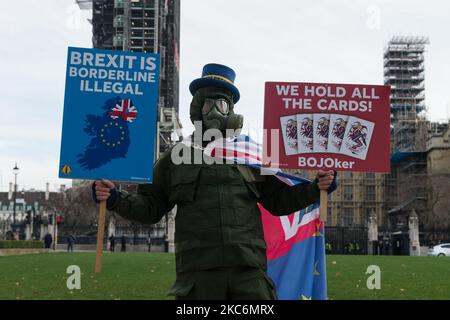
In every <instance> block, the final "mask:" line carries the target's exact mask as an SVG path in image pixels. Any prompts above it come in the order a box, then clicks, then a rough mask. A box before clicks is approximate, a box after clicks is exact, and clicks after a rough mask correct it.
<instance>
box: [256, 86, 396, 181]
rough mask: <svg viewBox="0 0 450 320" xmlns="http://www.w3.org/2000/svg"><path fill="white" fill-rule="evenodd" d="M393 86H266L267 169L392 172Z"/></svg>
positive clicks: (265, 157)
mask: <svg viewBox="0 0 450 320" xmlns="http://www.w3.org/2000/svg"><path fill="white" fill-rule="evenodd" d="M389 95H390V87H389V86H380V85H351V84H327V83H302V82H266V85H265V102H264V129H265V134H264V149H265V150H264V152H263V163H264V165H265V166H272V167H279V168H281V169H288V168H289V169H334V170H337V171H365V172H389V171H390V165H389V149H390V121H389V116H390V110H389V108H390V102H389Z"/></svg>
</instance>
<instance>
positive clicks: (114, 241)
mask: <svg viewBox="0 0 450 320" xmlns="http://www.w3.org/2000/svg"><path fill="white" fill-rule="evenodd" d="M115 246H116V240H115V239H114V235H113V234H112V235H111V236H110V237H109V250H110V251H111V252H114V247H115Z"/></svg>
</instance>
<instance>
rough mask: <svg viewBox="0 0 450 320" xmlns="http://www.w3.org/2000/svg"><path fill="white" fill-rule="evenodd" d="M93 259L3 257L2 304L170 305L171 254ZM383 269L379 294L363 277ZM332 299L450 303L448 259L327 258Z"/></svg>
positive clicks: (60, 255) (111, 255)
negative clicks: (72, 271) (97, 266)
mask: <svg viewBox="0 0 450 320" xmlns="http://www.w3.org/2000/svg"><path fill="white" fill-rule="evenodd" d="M94 263H95V253H45V254H32V255H23V256H9V257H0V299H171V297H168V296H167V295H166V293H167V291H168V289H169V288H170V286H171V285H172V283H173V281H174V280H175V260H174V255H173V254H165V253H120V252H117V253H106V252H105V254H104V255H103V270H102V273H100V274H95V273H94V270H93V269H94ZM69 265H78V266H79V267H80V268H81V273H82V277H81V290H68V289H67V287H66V281H67V277H68V276H69V275H68V274H66V269H67V267H68V266H69ZM369 265H378V266H379V267H380V268H381V290H369V289H367V287H366V281H367V278H368V276H369V275H366V274H365V272H366V270H367V267H368V266H369ZM327 274H328V296H329V298H330V299H333V300H340V299H450V258H435V257H391V256H379V257H373V256H328V257H327Z"/></svg>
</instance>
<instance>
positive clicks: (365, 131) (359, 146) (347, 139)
mask: <svg viewBox="0 0 450 320" xmlns="http://www.w3.org/2000/svg"><path fill="white" fill-rule="evenodd" d="M374 128H375V124H374V123H373V122H370V121H367V120H364V119H360V118H357V117H349V119H348V123H347V128H346V130H345V134H344V139H343V140H342V147H341V151H340V153H341V154H345V155H348V156H351V157H355V158H358V159H362V160H365V159H366V156H367V152H368V150H369V146H370V139H371V138H372V134H373V130H374Z"/></svg>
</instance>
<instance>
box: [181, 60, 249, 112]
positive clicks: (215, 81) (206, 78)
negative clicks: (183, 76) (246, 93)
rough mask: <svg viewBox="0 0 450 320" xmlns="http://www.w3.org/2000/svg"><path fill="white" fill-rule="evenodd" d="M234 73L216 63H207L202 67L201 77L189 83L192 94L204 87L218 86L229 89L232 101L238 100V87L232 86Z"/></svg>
mask: <svg viewBox="0 0 450 320" xmlns="http://www.w3.org/2000/svg"><path fill="white" fill-rule="evenodd" d="M235 78H236V73H235V72H234V71H233V69H231V68H229V67H227V66H224V65H222V64H217V63H208V64H207V65H205V66H204V67H203V71H202V77H201V78H199V79H195V80H194V81H192V82H191V84H190V85H189V91H190V92H191V94H192V95H194V94H195V92H196V91H197V90H198V89H200V88H204V87H218V88H222V89H225V90H227V91H229V92H230V93H231V94H232V95H233V103H236V102H238V101H239V98H240V94H239V90H238V88H236V87H235V86H234V79H235Z"/></svg>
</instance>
